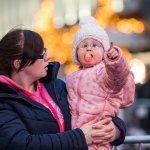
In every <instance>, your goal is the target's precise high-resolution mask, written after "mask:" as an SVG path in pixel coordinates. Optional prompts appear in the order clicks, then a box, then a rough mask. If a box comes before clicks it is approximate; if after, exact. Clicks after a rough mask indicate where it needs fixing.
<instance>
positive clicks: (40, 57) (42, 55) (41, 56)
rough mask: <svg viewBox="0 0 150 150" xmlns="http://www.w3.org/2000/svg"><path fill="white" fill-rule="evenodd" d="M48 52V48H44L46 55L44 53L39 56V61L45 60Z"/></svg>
mask: <svg viewBox="0 0 150 150" xmlns="http://www.w3.org/2000/svg"><path fill="white" fill-rule="evenodd" d="M46 51H47V49H46V48H44V53H43V54H41V55H40V56H38V59H44V56H46V55H47V53H46Z"/></svg>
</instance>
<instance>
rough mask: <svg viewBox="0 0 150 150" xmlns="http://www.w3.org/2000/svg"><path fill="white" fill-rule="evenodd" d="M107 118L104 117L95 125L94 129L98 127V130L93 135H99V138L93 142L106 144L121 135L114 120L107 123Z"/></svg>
mask: <svg viewBox="0 0 150 150" xmlns="http://www.w3.org/2000/svg"><path fill="white" fill-rule="evenodd" d="M105 120H106V119H102V120H100V121H99V122H97V123H95V124H94V125H93V129H97V132H95V133H93V134H92V137H93V138H94V137H99V139H98V140H95V139H94V140H93V141H92V143H95V144H98V145H106V144H108V143H110V142H112V141H114V140H116V139H117V138H118V137H119V135H120V131H119V129H118V128H117V127H116V126H115V124H114V123H113V122H112V121H109V122H107V123H105Z"/></svg>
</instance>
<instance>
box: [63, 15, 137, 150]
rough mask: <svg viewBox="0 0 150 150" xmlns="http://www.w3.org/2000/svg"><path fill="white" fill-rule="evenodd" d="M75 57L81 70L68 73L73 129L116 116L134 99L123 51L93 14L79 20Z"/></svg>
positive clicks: (101, 149)
mask: <svg viewBox="0 0 150 150" xmlns="http://www.w3.org/2000/svg"><path fill="white" fill-rule="evenodd" d="M79 25H80V29H79V30H78V31H77V33H76V34H75V38H74V47H73V54H72V59H73V62H74V63H75V64H76V65H79V70H77V71H75V72H73V73H71V74H69V75H67V76H66V85H67V90H68V101H69V104H70V110H71V115H72V129H75V128H78V127H81V126H82V125H84V124H85V123H87V122H89V121H91V120H93V119H94V118H95V117H98V118H99V119H101V118H102V117H117V116H118V113H119V108H126V107H128V106H130V105H131V104H132V103H133V101H134V92H135V84H134V76H133V73H132V72H131V70H130V67H129V65H128V63H127V61H126V59H125V57H124V55H123V53H122V50H121V49H120V48H119V47H117V46H113V44H112V43H111V44H110V42H109V38H108V35H107V33H106V31H105V30H104V29H103V28H101V27H100V26H99V25H98V24H97V22H96V20H95V19H94V18H93V17H84V18H82V19H81V20H80V23H79ZM111 149H112V146H111V144H108V145H105V146H98V145H96V144H90V145H89V150H111Z"/></svg>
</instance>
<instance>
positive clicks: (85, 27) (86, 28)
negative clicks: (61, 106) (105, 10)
mask: <svg viewBox="0 0 150 150" xmlns="http://www.w3.org/2000/svg"><path fill="white" fill-rule="evenodd" d="M79 26H80V29H79V30H78V31H77V33H76V34H75V37H74V43H73V52H72V61H73V63H75V64H76V65H80V62H79V61H78V58H77V46H78V45H79V44H80V42H82V41H83V40H85V39H87V38H92V39H95V40H97V41H99V42H100V43H101V44H102V45H103V47H104V50H105V51H106V50H108V49H109V47H110V43H109V37H108V35H107V33H106V31H105V30H104V29H103V28H101V27H100V26H99V25H98V24H97V21H96V20H95V19H94V18H93V17H92V16H87V17H83V18H82V19H81V20H80V22H79Z"/></svg>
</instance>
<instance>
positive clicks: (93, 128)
mask: <svg viewBox="0 0 150 150" xmlns="http://www.w3.org/2000/svg"><path fill="white" fill-rule="evenodd" d="M97 120H98V118H95V119H94V120H92V121H90V122H88V123H86V124H84V125H83V126H82V127H81V128H80V129H81V130H82V131H83V133H84V135H85V139H86V142H87V144H88V145H89V144H92V143H97V144H101V145H102V143H104V142H106V141H107V140H108V139H110V138H112V134H113V133H112V134H111V135H109V134H110V133H109V132H110V131H112V130H113V126H111V125H109V124H110V122H112V121H111V120H112V119H111V118H106V119H103V120H101V121H99V122H97ZM96 122H97V123H96ZM107 125H108V126H107Z"/></svg>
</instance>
